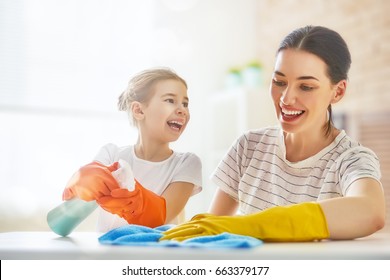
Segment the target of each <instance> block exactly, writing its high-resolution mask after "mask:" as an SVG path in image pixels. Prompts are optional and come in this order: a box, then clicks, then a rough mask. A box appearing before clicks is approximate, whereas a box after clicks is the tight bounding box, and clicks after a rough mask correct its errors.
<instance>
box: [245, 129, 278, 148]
mask: <svg viewBox="0 0 390 280" xmlns="http://www.w3.org/2000/svg"><path fill="white" fill-rule="evenodd" d="M281 133H282V130H281V128H280V127H278V126H268V127H264V128H259V129H251V130H248V131H246V132H245V133H243V134H242V135H241V137H239V139H238V141H239V142H243V141H244V142H252V143H254V144H257V143H259V142H261V143H264V144H270V143H275V142H276V141H277V139H278V138H279V137H280V135H281Z"/></svg>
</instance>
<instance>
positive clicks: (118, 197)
mask: <svg viewBox="0 0 390 280" xmlns="http://www.w3.org/2000/svg"><path fill="white" fill-rule="evenodd" d="M97 203H98V204H99V205H100V206H101V207H102V208H103V209H105V210H106V211H108V212H110V213H113V214H117V215H118V216H120V217H122V218H124V219H125V220H126V221H127V222H128V223H129V224H137V225H143V226H148V227H152V228H154V227H157V226H161V225H163V224H164V223H165V219H166V202H165V199H164V198H163V197H161V196H159V195H157V194H155V193H154V192H152V191H150V190H148V189H145V188H144V187H143V186H142V185H141V184H140V183H139V182H138V181H137V180H135V189H134V191H129V190H127V189H114V190H112V191H111V193H110V195H106V196H103V197H101V198H99V199H98V200H97Z"/></svg>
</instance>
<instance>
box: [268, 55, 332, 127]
mask: <svg viewBox="0 0 390 280" xmlns="http://www.w3.org/2000/svg"><path fill="white" fill-rule="evenodd" d="M326 70H327V66H326V64H325V62H324V61H323V60H322V59H320V58H319V57H318V56H316V55H314V54H311V53H308V52H305V51H301V50H294V49H287V50H282V51H281V52H279V54H278V55H277V58H276V63H275V70H274V73H273V77H272V84H271V88H270V91H271V94H272V99H273V101H274V105H275V109H276V115H277V117H278V120H279V122H280V123H281V125H282V128H283V130H284V131H285V132H287V133H302V132H303V133H315V132H319V131H321V130H322V128H323V127H324V125H325V123H326V122H327V108H328V106H329V104H330V103H332V102H334V96H335V95H336V88H337V86H334V85H332V84H331V81H330V79H329V77H328V76H327V74H326Z"/></svg>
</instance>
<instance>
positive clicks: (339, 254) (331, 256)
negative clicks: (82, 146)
mask: <svg viewBox="0 0 390 280" xmlns="http://www.w3.org/2000/svg"><path fill="white" fill-rule="evenodd" d="M98 236H99V235H98V234H97V233H95V232H73V233H72V234H70V235H69V236H68V237H59V236H57V235H56V234H55V233H52V232H5V233H0V259H1V260H33V259H35V260H47V259H49V260H50V259H52V260H79V259H84V260H85V259H87V260H110V259H113V260H126V259H128V260H130V259H137V260H142V259H143V260H154V259H157V260H202V259H215V260H217V259H220V260H242V259H246V260H253V259H263V260H280V259H282V260H291V259H295V260H308V259H310V260H342V259H346V260H355V259H362V260H369V259H386V260H389V259H390V233H388V232H380V233H376V234H373V235H371V236H368V237H365V238H360V239H356V240H348V241H321V242H300V243H265V244H263V245H262V246H259V247H256V248H253V249H189V248H161V247H130V246H108V245H101V244H99V242H98Z"/></svg>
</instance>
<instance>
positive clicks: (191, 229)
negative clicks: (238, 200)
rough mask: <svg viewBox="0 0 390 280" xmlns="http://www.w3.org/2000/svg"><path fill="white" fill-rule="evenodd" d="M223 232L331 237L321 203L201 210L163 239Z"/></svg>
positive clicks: (266, 238) (289, 238) (277, 238)
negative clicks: (237, 211) (224, 212)
mask: <svg viewBox="0 0 390 280" xmlns="http://www.w3.org/2000/svg"><path fill="white" fill-rule="evenodd" d="M223 232H230V233H234V234H240V235H247V236H252V237H255V238H258V239H261V240H264V241H278V242H283V241H285V242H286V241H288V242H291V241H314V240H320V239H325V238H328V237H329V231H328V225H327V222H326V219H325V216H324V213H323V212H322V208H321V206H320V205H319V204H318V203H314V202H304V203H299V204H295V205H289V206H276V207H272V208H269V209H266V210H264V211H261V212H259V213H255V214H250V215H244V216H215V215H211V214H199V215H196V216H195V217H193V218H192V219H191V221H189V222H187V223H184V224H181V225H178V226H177V227H174V228H172V229H170V230H168V231H166V232H164V236H163V237H162V238H160V240H177V241H183V240H186V239H188V238H193V237H199V236H205V235H216V234H220V233H223Z"/></svg>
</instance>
